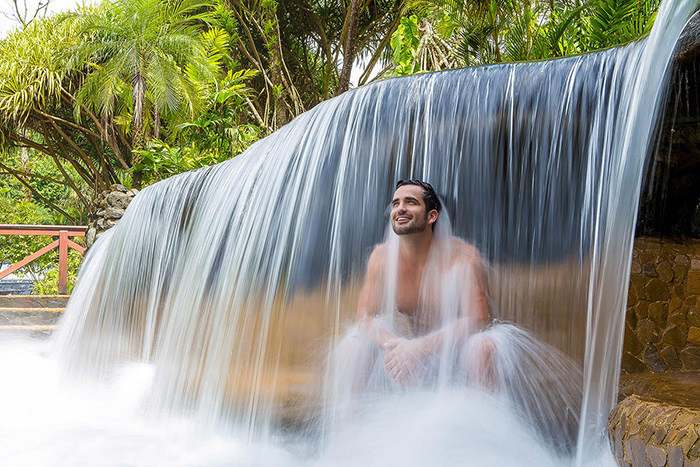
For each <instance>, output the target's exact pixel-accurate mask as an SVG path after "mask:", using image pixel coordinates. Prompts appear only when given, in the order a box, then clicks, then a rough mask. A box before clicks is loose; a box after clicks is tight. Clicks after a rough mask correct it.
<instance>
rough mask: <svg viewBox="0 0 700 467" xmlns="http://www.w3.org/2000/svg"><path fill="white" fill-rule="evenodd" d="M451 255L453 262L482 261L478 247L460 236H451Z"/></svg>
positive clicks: (478, 262)
mask: <svg viewBox="0 0 700 467" xmlns="http://www.w3.org/2000/svg"><path fill="white" fill-rule="evenodd" d="M452 255H453V256H452V257H453V258H454V262H455V263H471V264H474V263H477V264H481V263H483V261H484V260H483V258H482V256H481V252H480V251H479V249H478V248H477V247H476V246H474V245H472V244H471V243H469V242H466V241H464V240H462V239H461V238H457V237H452Z"/></svg>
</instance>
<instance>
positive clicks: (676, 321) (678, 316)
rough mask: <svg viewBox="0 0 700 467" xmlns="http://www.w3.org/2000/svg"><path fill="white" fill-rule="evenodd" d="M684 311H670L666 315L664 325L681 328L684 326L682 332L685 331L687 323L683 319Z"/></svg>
mask: <svg viewBox="0 0 700 467" xmlns="http://www.w3.org/2000/svg"><path fill="white" fill-rule="evenodd" d="M685 316H686V313H684V312H679V313H671V314H670V315H669V316H668V320H667V321H666V325H667V326H668V327H669V328H670V327H671V326H678V327H680V328H681V329H682V328H686V329H685V331H683V334H685V333H686V332H687V324H686V320H685Z"/></svg>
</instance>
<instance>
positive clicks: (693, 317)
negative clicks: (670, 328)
mask: <svg viewBox="0 0 700 467" xmlns="http://www.w3.org/2000/svg"><path fill="white" fill-rule="evenodd" d="M686 318H687V319H688V325H689V326H695V327H699V328H700V313H696V312H694V311H691V312H690V313H688V314H687V315H686Z"/></svg>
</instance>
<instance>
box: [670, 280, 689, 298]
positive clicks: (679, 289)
mask: <svg viewBox="0 0 700 467" xmlns="http://www.w3.org/2000/svg"><path fill="white" fill-rule="evenodd" d="M687 289H688V287H687V284H686V283H682V284H678V285H677V286H675V287H674V288H673V295H675V296H676V297H678V298H681V299H683V298H685V296H686V291H687Z"/></svg>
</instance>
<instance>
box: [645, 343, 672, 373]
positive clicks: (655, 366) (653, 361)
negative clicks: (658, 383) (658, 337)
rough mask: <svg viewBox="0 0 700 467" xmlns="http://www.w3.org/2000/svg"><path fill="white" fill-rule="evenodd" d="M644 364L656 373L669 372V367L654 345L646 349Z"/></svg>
mask: <svg viewBox="0 0 700 467" xmlns="http://www.w3.org/2000/svg"><path fill="white" fill-rule="evenodd" d="M644 363H646V365H647V366H648V367H649V368H650V369H651V371H653V372H654V373H663V372H664V371H666V370H668V365H666V362H664V359H663V358H661V354H660V353H659V351H658V350H657V349H656V346H654V345H648V346H647V348H646V349H644Z"/></svg>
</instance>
